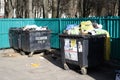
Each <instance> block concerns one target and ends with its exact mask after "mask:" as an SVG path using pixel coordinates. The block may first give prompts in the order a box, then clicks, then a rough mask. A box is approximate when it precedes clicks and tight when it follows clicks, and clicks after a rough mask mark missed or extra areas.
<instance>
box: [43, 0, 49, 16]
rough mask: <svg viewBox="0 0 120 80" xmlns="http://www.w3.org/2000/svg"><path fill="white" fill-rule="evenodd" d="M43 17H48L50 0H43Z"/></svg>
mask: <svg viewBox="0 0 120 80" xmlns="http://www.w3.org/2000/svg"><path fill="white" fill-rule="evenodd" d="M43 17H44V18H48V0H43Z"/></svg>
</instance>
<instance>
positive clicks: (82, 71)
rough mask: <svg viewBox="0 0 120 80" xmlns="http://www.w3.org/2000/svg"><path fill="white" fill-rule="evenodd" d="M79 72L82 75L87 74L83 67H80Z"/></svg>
mask: <svg viewBox="0 0 120 80" xmlns="http://www.w3.org/2000/svg"><path fill="white" fill-rule="evenodd" d="M80 71H81V73H82V74H83V75H86V74H87V69H86V68H85V67H82V68H81V70H80Z"/></svg>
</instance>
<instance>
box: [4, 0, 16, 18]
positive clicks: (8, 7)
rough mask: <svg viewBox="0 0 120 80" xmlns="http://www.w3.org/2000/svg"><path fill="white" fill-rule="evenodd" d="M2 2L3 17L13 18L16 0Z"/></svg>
mask: <svg viewBox="0 0 120 80" xmlns="http://www.w3.org/2000/svg"><path fill="white" fill-rule="evenodd" d="M4 2H5V18H14V17H15V9H16V0H4Z"/></svg>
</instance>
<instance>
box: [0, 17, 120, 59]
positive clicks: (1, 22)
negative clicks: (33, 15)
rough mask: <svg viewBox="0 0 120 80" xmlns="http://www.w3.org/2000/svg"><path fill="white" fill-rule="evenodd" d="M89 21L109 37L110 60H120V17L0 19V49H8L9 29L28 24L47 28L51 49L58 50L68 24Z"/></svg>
mask: <svg viewBox="0 0 120 80" xmlns="http://www.w3.org/2000/svg"><path fill="white" fill-rule="evenodd" d="M85 20H91V21H94V22H97V23H100V24H102V25H103V28H104V29H106V30H108V32H109V33H110V36H111V58H113V59H120V49H119V47H120V17H91V18H72V19H71V18H70V19H60V18H58V19H0V48H9V47H10V46H9V37H8V31H9V28H11V27H24V26H26V25H30V24H36V25H38V26H48V28H49V29H50V30H51V31H52V33H51V40H50V41H51V48H60V42H59V34H61V33H62V32H63V30H64V29H65V28H66V25H68V24H80V22H81V21H85Z"/></svg>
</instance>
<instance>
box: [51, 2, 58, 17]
mask: <svg viewBox="0 0 120 80" xmlns="http://www.w3.org/2000/svg"><path fill="white" fill-rule="evenodd" d="M57 7H58V0H52V18H57Z"/></svg>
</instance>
